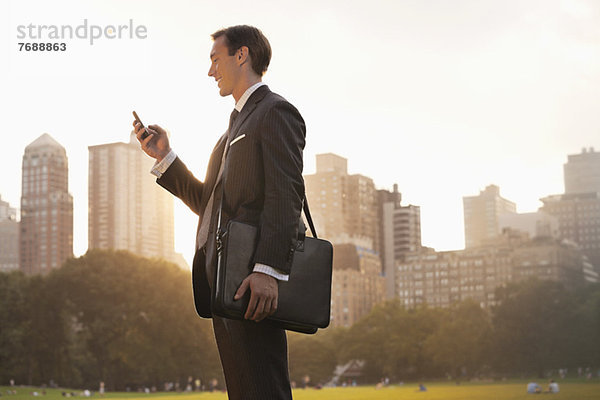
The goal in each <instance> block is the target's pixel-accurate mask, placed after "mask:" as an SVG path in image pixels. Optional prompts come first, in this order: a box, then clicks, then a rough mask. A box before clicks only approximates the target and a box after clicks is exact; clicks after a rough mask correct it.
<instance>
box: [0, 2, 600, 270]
mask: <svg viewBox="0 0 600 400" xmlns="http://www.w3.org/2000/svg"><path fill="white" fill-rule="evenodd" d="M86 20H87V25H88V31H87V37H86V38H77V37H75V38H69V37H66V38H63V39H52V40H46V41H51V42H58V43H65V44H66V46H67V49H66V50H65V51H64V52H61V51H57V52H54V51H52V52H32V51H30V52H27V51H19V44H18V43H21V42H29V43H33V42H39V41H40V40H38V39H37V38H31V37H28V36H27V37H25V38H19V37H18V33H19V31H18V27H19V26H20V25H23V26H28V25H29V24H33V25H34V26H38V25H39V26H41V25H46V26H51V25H56V26H62V25H68V26H72V27H73V29H75V28H76V27H78V26H81V25H83V24H84V23H85V21H86ZM130 20H131V21H130ZM129 24H131V26H133V27H134V28H135V27H138V26H143V27H145V32H146V33H145V37H136V36H135V35H134V36H133V38H130V36H129V35H128V34H127V33H128V32H129V31H128V30H125V33H124V34H123V35H122V36H123V37H121V38H120V39H119V38H115V39H108V38H98V39H96V40H95V41H93V44H90V32H91V31H90V30H89V29H91V28H89V27H91V26H92V25H94V26H98V27H100V28H99V29H104V28H106V27H107V26H109V25H111V26H118V25H129ZM237 24H250V25H255V26H257V27H259V28H260V29H261V30H262V31H263V32H264V33H265V35H266V36H267V37H268V38H269V40H270V42H271V46H272V49H273V58H272V61H271V64H270V66H269V71H268V72H267V74H266V75H265V77H264V79H263V80H264V81H265V82H266V83H267V84H268V85H269V86H270V88H271V89H272V90H273V91H275V92H277V93H279V94H281V95H283V96H284V97H286V98H287V99H288V100H289V101H290V102H292V103H293V104H294V105H295V106H296V107H297V108H298V109H299V110H300V112H301V113H302V115H303V117H304V119H305V121H306V124H307V139H306V140H307V142H306V148H305V153H304V160H305V169H304V170H305V173H307V174H310V173H314V171H315V155H316V154H319V153H329V152H331V153H336V154H338V155H341V156H343V157H345V158H347V159H348V169H349V172H350V173H352V174H362V175H365V176H368V177H370V178H372V179H373V180H374V182H375V185H376V186H377V187H378V188H383V189H390V190H391V188H392V185H393V184H394V183H397V184H398V186H399V190H400V191H401V192H402V195H403V204H405V205H407V204H414V205H419V206H421V224H422V242H423V245H426V246H430V247H434V248H435V249H437V250H452V249H461V248H463V247H464V225H463V209H462V197H463V196H471V195H477V194H478V193H479V191H480V190H483V189H484V188H485V187H486V186H487V185H489V184H496V185H498V186H499V187H500V191H501V195H502V196H503V197H505V198H507V199H509V200H511V201H514V202H515V203H516V204H517V211H519V212H532V211H536V210H537V209H538V207H539V206H540V205H541V202H540V201H539V199H540V198H542V197H545V196H547V195H550V194H558V193H562V192H563V191H564V184H563V173H562V171H563V164H564V163H565V162H566V161H567V155H568V154H577V153H580V152H581V149H582V148H584V147H594V146H595V147H596V148H597V149H598V150H600V135H599V127H600V112H598V105H599V104H600V2H597V1H593V0H590V1H586V0H539V1H534V0H530V1H529V0H520V1H512V0H498V1H485V0H455V1H449V0H448V1H447V0H438V1H434V0H414V1H404V0H390V1H382V0H371V1H362V2H358V1H337V0H336V1H313V0H308V1H302V2H299V1H293V2H292V1H274V0H255V1H252V2H249V1H229V2H226V3H225V2H208V1H204V0H199V1H188V0H170V1H143V2H142V1H136V0H107V1H97V0H92V1H71V0H68V1H67V0H57V1H45V0H35V1H31V0H19V1H13V0H9V1H2V2H0V54H2V56H1V57H0V110H1V111H0V116H1V120H0V123H1V124H2V144H3V146H2V148H3V156H2V168H3V170H4V171H3V174H2V179H1V180H0V196H1V197H2V199H3V200H6V201H8V202H9V203H10V204H11V206H13V207H18V206H19V203H20V195H21V161H22V156H23V152H24V149H25V147H26V146H27V145H28V144H29V143H31V142H32V141H34V140H35V139H36V138H37V137H39V136H40V135H41V134H43V133H44V132H47V133H49V134H50V135H52V137H54V138H55V139H56V140H57V141H58V142H59V143H61V144H62V145H63V146H64V147H65V148H66V151H67V156H68V159H69V191H70V192H71V193H72V195H73V197H74V253H75V255H81V254H83V253H85V251H86V250H87V218H88V217H87V171H88V149H87V147H88V146H90V145H96V144H102V143H112V142H119V141H124V142H126V141H128V140H129V133H130V129H131V121H132V118H131V111H132V110H136V111H137V112H138V114H139V115H140V118H141V119H142V121H144V122H145V123H146V124H152V123H156V124H159V125H161V126H163V127H165V128H167V129H168V130H169V131H170V134H171V145H172V147H173V149H174V150H175V152H176V153H177V154H178V155H179V156H180V157H181V159H182V160H183V161H184V162H185V163H186V164H187V166H188V167H189V168H190V170H192V171H193V172H194V173H195V174H196V176H198V177H203V176H204V173H205V168H206V164H207V162H208V156H209V154H210V152H211V150H212V148H213V146H214V143H215V142H216V140H217V139H218V138H219V136H220V135H221V134H222V133H223V132H224V130H225V128H226V126H227V120H228V116H229V113H230V111H231V109H232V108H233V105H234V101H233V99H232V98H231V97H227V98H221V97H220V96H219V95H218V88H217V86H216V83H215V82H214V80H213V79H212V78H210V77H208V76H207V72H208V68H209V61H210V60H209V52H210V48H211V46H212V41H211V39H210V34H211V33H213V32H214V31H216V30H217V29H220V28H223V27H227V26H230V25H237ZM81 32H83V30H82V31H81ZM34 33H35V32H34ZM46 34H47V31H46ZM81 36H82V35H81ZM143 36H144V35H143ZM196 224H197V220H196V217H195V215H194V214H192V213H191V212H190V211H189V210H187V208H186V207H185V206H184V205H183V204H182V203H181V202H180V201H178V200H177V201H176V203H175V232H176V233H175V235H176V236H175V247H176V251H178V252H180V253H183V254H184V256H185V257H186V259H187V260H188V262H190V263H191V257H192V255H193V254H192V252H193V246H194V244H193V243H194V237H195V230H196Z"/></svg>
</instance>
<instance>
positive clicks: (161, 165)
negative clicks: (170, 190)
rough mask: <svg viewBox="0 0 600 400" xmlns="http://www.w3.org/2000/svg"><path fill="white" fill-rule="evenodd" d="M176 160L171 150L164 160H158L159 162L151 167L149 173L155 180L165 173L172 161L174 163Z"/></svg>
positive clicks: (175, 155)
mask: <svg viewBox="0 0 600 400" xmlns="http://www.w3.org/2000/svg"><path fill="white" fill-rule="evenodd" d="M176 158H177V154H175V152H174V151H173V149H171V151H169V154H167V155H166V156H165V158H163V159H162V160H160V162H158V161H156V162H155V163H154V166H153V167H152V170H151V171H150V173H151V174H152V175H154V176H156V177H157V178H160V177H161V176H162V175H163V174H164V173H165V171H166V170H167V169H168V168H169V167H170V166H171V164H173V161H175V159H176Z"/></svg>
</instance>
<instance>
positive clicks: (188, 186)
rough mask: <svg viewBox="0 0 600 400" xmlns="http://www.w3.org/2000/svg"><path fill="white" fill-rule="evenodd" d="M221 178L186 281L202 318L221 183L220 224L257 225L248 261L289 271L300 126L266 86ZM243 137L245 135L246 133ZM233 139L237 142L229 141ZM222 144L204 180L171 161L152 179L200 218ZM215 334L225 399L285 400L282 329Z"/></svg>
mask: <svg viewBox="0 0 600 400" xmlns="http://www.w3.org/2000/svg"><path fill="white" fill-rule="evenodd" d="M231 134H232V140H231V142H232V144H231V145H230V148H229V152H228V154H227V159H226V161H225V162H226V170H225V171H226V174H225V175H224V176H223V178H222V180H221V182H220V183H219V184H218V186H217V188H216V191H215V200H214V203H213V212H212V218H211V223H210V228H209V240H208V242H207V245H206V254H205V253H204V252H203V251H202V250H199V251H198V250H197V251H196V254H195V256H194V262H193V269H192V280H193V288H194V301H195V304H196V310H197V311H198V314H200V316H202V317H205V318H210V317H211V316H212V314H211V308H210V288H211V287H212V284H213V278H214V269H215V261H216V256H215V243H214V236H215V235H214V232H215V229H216V222H217V221H216V214H217V213H216V209H217V208H218V206H219V204H220V200H221V199H220V193H221V189H220V186H221V185H223V194H224V199H223V222H222V223H223V225H225V224H226V223H227V221H228V220H230V219H235V220H237V221H242V222H247V223H250V224H253V225H256V226H258V227H259V228H260V239H259V242H258V246H257V249H256V254H255V256H254V262H255V263H261V264H265V265H268V266H270V267H273V268H275V269H278V270H281V271H284V272H286V273H289V271H290V268H291V261H292V260H291V254H292V253H293V249H294V248H295V245H296V237H297V230H298V220H299V218H300V211H301V209H302V199H303V198H304V180H303V178H302V167H303V162H302V151H303V149H304V143H305V134H306V129H305V125H304V120H303V119H302V117H301V115H300V113H299V112H298V111H297V110H296V108H295V107H294V106H292V105H291V104H290V103H288V102H287V101H286V100H285V99H283V98H282V97H281V96H279V95H277V94H275V93H273V92H271V91H270V90H269V88H268V87H267V86H261V87H259V88H258V89H257V90H256V91H255V92H254V93H253V94H252V95H251V96H250V98H249V99H248V101H247V103H246V104H245V106H244V107H243V109H242V111H241V112H240V114H239V116H238V117H237V119H236V120H235V122H234V123H233V126H232V127H231ZM244 135H245V136H244ZM236 138H239V139H238V140H235V139H236ZM224 148H225V141H224V140H220V141H219V143H217V145H216V146H215V149H214V150H213V153H212V155H211V157H210V161H209V164H208V169H207V173H206V179H205V180H204V182H201V181H199V180H197V179H196V178H194V176H193V175H192V173H191V172H189V171H188V169H187V168H186V167H185V165H184V164H183V162H182V161H181V160H179V158H177V159H176V160H175V161H174V162H173V164H171V166H170V167H169V168H168V169H167V171H166V172H165V173H164V174H163V175H162V177H161V178H160V179H158V180H157V182H158V183H159V184H160V185H161V186H163V187H164V188H165V189H167V190H168V191H170V192H171V193H173V194H174V195H175V196H177V197H179V198H180V199H181V200H183V202H184V203H185V204H187V205H188V206H189V207H190V208H191V209H192V210H193V211H194V212H196V213H197V214H198V215H199V216H200V217H202V215H203V214H204V210H205V208H206V204H207V203H208V199H209V197H210V193H211V191H212V188H213V186H214V185H215V181H216V178H217V174H218V171H219V167H220V162H221V156H222V154H223V150H224ZM213 325H214V329H215V336H216V338H217V343H218V345H219V353H220V355H221V361H222V363H223V369H224V371H225V377H226V380H227V387H228V392H229V397H230V399H238V398H239V399H255V398H256V399H280V398H281V399H287V398H291V392H290V389H289V377H288V373H287V344H286V338H285V332H284V331H282V330H280V329H276V328H273V327H271V326H270V325H268V324H266V323H262V322H261V323H256V322H252V321H232V320H224V319H222V318H218V317H215V318H213Z"/></svg>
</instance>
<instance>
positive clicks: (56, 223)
mask: <svg viewBox="0 0 600 400" xmlns="http://www.w3.org/2000/svg"><path fill="white" fill-rule="evenodd" d="M21 187H22V189H21V222H20V228H21V233H20V246H19V247H20V268H21V270H23V271H24V272H25V273H27V274H37V273H41V274H46V273H48V272H49V271H50V270H52V269H54V268H58V267H60V266H61V265H62V263H63V262H64V261H65V260H66V259H67V258H69V257H72V256H73V197H72V196H71V195H70V194H69V191H68V161H67V154H66V152H65V149H64V147H62V146H61V145H60V144H59V143H58V142H57V141H56V140H54V139H53V138H52V137H51V136H50V135H49V134H47V133H44V134H43V135H42V136H40V137H39V138H37V139H36V140H34V141H33V142H32V143H31V144H30V145H29V146H27V147H26V148H25V154H24V155H23V168H22V186H21Z"/></svg>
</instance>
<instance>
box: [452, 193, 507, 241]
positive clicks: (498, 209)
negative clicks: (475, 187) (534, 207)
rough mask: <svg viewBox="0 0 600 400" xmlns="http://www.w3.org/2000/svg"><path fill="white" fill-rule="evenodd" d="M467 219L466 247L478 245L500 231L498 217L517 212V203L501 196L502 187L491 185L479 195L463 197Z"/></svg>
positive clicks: (495, 235)
mask: <svg viewBox="0 0 600 400" xmlns="http://www.w3.org/2000/svg"><path fill="white" fill-rule="evenodd" d="M463 207H464V219H465V247H467V248H470V247H477V246H481V245H482V244H484V243H485V242H486V241H488V240H490V239H494V238H495V237H497V236H498V235H499V234H500V233H501V232H500V227H499V225H498V218H499V216H500V215H502V214H506V213H515V212H516V208H517V207H516V205H515V203H513V202H512V201H509V200H506V199H505V198H503V197H500V188H499V187H498V186H496V185H489V186H487V187H486V188H485V190H482V191H480V192H479V195H478V196H465V197H463Z"/></svg>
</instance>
